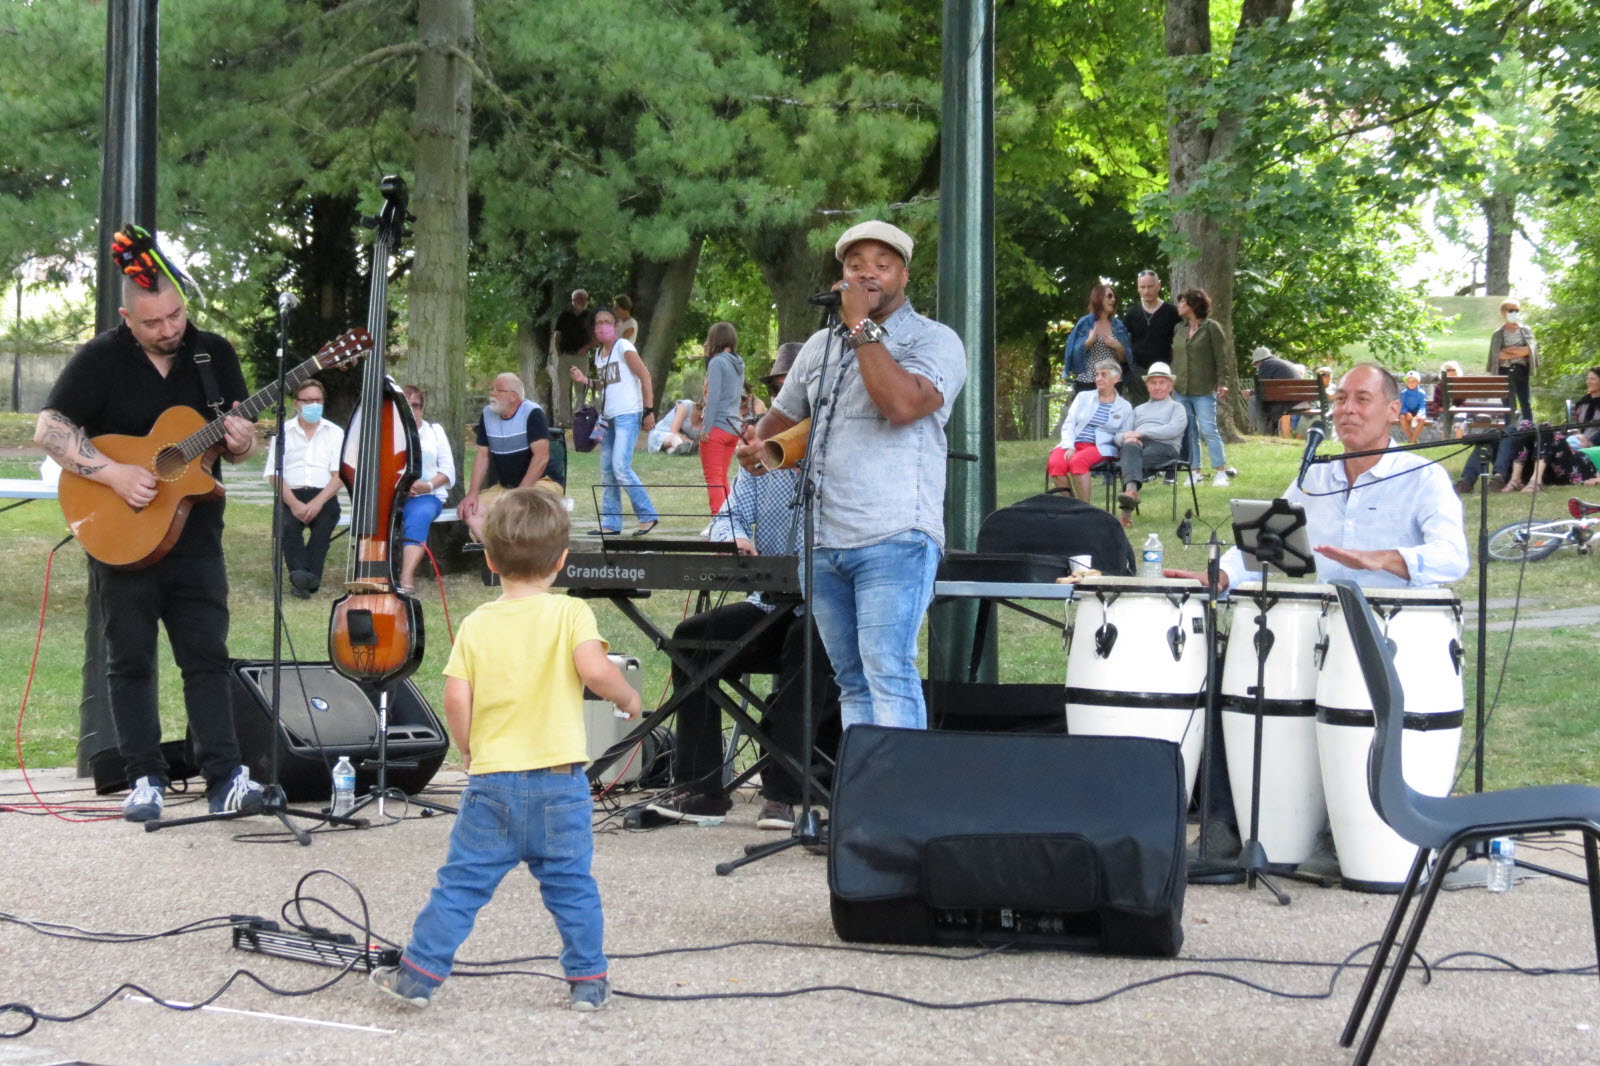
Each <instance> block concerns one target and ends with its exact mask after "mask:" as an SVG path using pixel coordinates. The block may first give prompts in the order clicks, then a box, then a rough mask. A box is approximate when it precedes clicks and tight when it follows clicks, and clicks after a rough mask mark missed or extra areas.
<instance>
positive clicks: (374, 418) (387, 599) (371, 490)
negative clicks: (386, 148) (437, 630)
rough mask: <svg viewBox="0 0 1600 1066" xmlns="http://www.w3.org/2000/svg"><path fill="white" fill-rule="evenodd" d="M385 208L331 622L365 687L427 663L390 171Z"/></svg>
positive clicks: (398, 205) (399, 222)
mask: <svg viewBox="0 0 1600 1066" xmlns="http://www.w3.org/2000/svg"><path fill="white" fill-rule="evenodd" d="M381 188H382V191H383V200H384V205H383V210H382V212H380V213H379V215H378V217H377V218H376V219H375V220H373V221H374V222H375V225H376V228H377V235H376V237H375V238H374V239H373V242H372V281H371V292H370V302H369V305H368V309H367V332H368V333H369V334H370V335H371V337H372V355H371V356H370V357H369V358H368V359H367V362H366V366H365V368H364V370H363V372H362V376H361V404H360V408H359V409H358V415H357V417H358V418H359V419H360V426H359V427H358V432H356V433H354V434H352V436H354V438H355V439H354V440H351V441H347V443H346V448H345V456H344V461H343V462H342V463H341V465H340V470H339V473H340V475H341V476H342V477H343V478H344V482H345V484H346V485H349V486H350V495H351V518H350V554H349V557H348V560H347V561H346V563H345V579H344V588H345V594H344V595H343V596H341V597H340V598H339V599H338V601H337V602H335V603H334V605H333V610H332V614H331V615H330V616H329V619H328V657H329V659H331V660H332V663H333V668H334V669H335V670H337V671H338V672H339V673H340V674H343V675H344V676H345V677H347V678H349V679H350V680H352V681H355V682H357V683H358V684H363V685H367V686H370V687H372V688H378V689H382V688H384V687H386V686H388V685H390V684H393V683H395V682H397V681H403V680H404V679H405V678H407V677H409V676H410V675H411V674H412V672H414V671H415V670H416V668H417V667H418V666H419V665H420V664H421V662H422V651H423V634H422V604H421V602H420V601H419V600H417V599H416V598H415V597H413V596H407V595H404V594H402V593H401V592H400V591H399V588H400V585H399V581H398V580H397V574H396V570H395V563H396V559H395V552H394V550H393V548H394V545H395V543H396V542H397V540H398V539H399V531H400V513H401V510H402V508H403V507H404V505H405V499H406V493H407V491H408V490H409V489H410V488H411V483H412V482H413V481H415V480H416V479H417V475H418V473H419V471H420V455H421V450H420V448H419V447H418V442H417V427H416V423H415V422H414V421H413V420H412V417H411V409H410V407H409V406H408V405H407V404H406V400H405V394H404V393H402V392H401V391H400V389H399V388H398V387H397V386H396V385H395V384H394V382H392V381H390V380H389V376H388V373H387V372H386V371H385V369H384V364H385V359H384V349H385V333H386V327H387V322H388V284H389V260H390V257H391V256H392V255H393V253H394V250H395V249H396V248H397V247H398V246H399V243H400V237H401V235H402V232H403V230H404V228H405V222H406V218H407V215H406V184H405V182H404V181H403V180H402V179H401V178H399V177H395V176H388V177H385V178H384V179H383V182H382V184H381Z"/></svg>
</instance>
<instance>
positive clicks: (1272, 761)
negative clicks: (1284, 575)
mask: <svg viewBox="0 0 1600 1066" xmlns="http://www.w3.org/2000/svg"><path fill="white" fill-rule="evenodd" d="M1332 595H1333V587H1332V586H1331V585H1309V584H1304V583H1301V582H1289V581H1278V582H1269V583H1268V585H1267V591H1266V595H1265V597H1263V596H1262V592H1261V583H1260V582H1248V583H1244V584H1241V585H1240V586H1239V587H1238V588H1237V589H1235V590H1234V591H1233V594H1232V619H1233V624H1232V626H1231V628H1230V631H1229V634H1228V651H1227V655H1226V656H1225V657H1224V659H1223V664H1222V687H1221V689H1220V694H1221V699H1220V700H1219V702H1220V704H1221V706H1222V738H1223V745H1224V747H1225V749H1226V751H1227V755H1228V780H1229V782H1230V784H1231V785H1232V787H1233V808H1234V811H1235V812H1236V813H1237V814H1238V817H1239V835H1240V836H1241V837H1243V836H1248V835H1249V832H1250V784H1251V771H1252V767H1253V763H1254V759H1255V739H1256V737H1255V712H1256V695H1255V689H1256V678H1257V669H1258V666H1259V665H1260V662H1259V660H1258V637H1257V633H1258V627H1257V621H1256V620H1257V619H1258V618H1261V617H1264V618H1265V619H1266V634H1267V636H1266V639H1265V642H1264V643H1265V644H1266V645H1267V646H1266V649H1265V650H1266V656H1265V674H1264V675H1263V684H1262V688H1263V689H1265V692H1266V699H1265V702H1264V703H1263V704H1262V715H1261V821H1260V824H1259V825H1258V827H1257V830H1256V839H1257V840H1259V841H1260V843H1261V847H1262V850H1263V851H1265V852H1266V853H1267V861H1268V862H1269V863H1273V864H1275V865H1287V866H1293V865H1295V864H1296V863H1300V862H1303V861H1305V860H1306V859H1308V858H1310V857H1311V853H1312V852H1313V851H1315V850H1316V846H1317V834H1318V833H1320V832H1321V831H1322V829H1323V827H1324V826H1326V825H1327V824H1328V808H1327V805H1326V804H1325V803H1324V802H1323V798H1322V771H1321V769H1320V768H1319V767H1318V764H1317V662H1316V648H1317V641H1318V640H1319V639H1320V636H1321V633H1320V630H1321V625H1322V611H1323V605H1324V603H1325V601H1327V600H1328V599H1329V598H1330V597H1332Z"/></svg>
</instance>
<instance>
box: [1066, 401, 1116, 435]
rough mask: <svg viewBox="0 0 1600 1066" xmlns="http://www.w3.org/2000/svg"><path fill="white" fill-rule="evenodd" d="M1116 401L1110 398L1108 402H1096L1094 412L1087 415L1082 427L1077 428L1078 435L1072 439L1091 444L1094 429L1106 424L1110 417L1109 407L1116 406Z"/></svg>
mask: <svg viewBox="0 0 1600 1066" xmlns="http://www.w3.org/2000/svg"><path fill="white" fill-rule="evenodd" d="M1116 403H1117V401H1115V400H1112V401H1111V402H1110V403H1099V404H1096V405H1095V409H1094V414H1092V415H1090V416H1089V421H1087V422H1085V423H1084V424H1083V428H1082V429H1080V430H1078V435H1077V436H1076V437H1074V438H1073V440H1075V441H1077V442H1079V443H1081V442H1083V441H1088V442H1089V443H1090V444H1093V443H1094V431H1095V430H1096V429H1098V428H1100V427H1101V426H1103V425H1105V424H1106V419H1108V418H1110V417H1111V408H1112V407H1114V406H1116Z"/></svg>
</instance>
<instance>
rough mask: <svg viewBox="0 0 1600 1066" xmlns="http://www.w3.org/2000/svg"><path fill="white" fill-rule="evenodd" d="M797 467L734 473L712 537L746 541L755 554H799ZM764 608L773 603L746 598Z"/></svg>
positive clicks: (713, 524)
mask: <svg viewBox="0 0 1600 1066" xmlns="http://www.w3.org/2000/svg"><path fill="white" fill-rule="evenodd" d="M799 481H800V472H799V471H798V470H773V471H770V472H768V473H766V474H763V475H762V476H761V477H752V476H751V475H750V474H748V473H746V472H745V471H744V470H743V469H741V470H740V471H739V472H738V474H736V475H735V476H734V479H733V488H732V490H731V491H730V492H729V493H728V498H727V500H726V501H725V502H724V503H723V505H722V509H721V510H720V511H718V512H717V515H716V517H715V518H713V519H712V520H711V539H712V540H748V541H749V542H750V543H751V544H754V545H755V548H756V554H758V555H787V556H789V557H790V558H791V559H797V558H798V556H799V555H800V549H801V542H802V540H803V536H804V531H803V530H802V528H801V524H800V508H799V507H798V506H797V502H798V499H799V497H798V495H797V494H796V492H795V487H796V485H797V484H798V483H799ZM746 602H749V603H753V604H755V605H756V606H757V607H760V608H761V609H762V610H763V611H770V610H772V609H773V607H774V605H773V604H770V603H767V602H766V601H765V600H763V599H762V598H761V593H759V592H754V593H751V594H750V596H749V597H748V598H747V601H746Z"/></svg>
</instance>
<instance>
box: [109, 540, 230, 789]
mask: <svg viewBox="0 0 1600 1066" xmlns="http://www.w3.org/2000/svg"><path fill="white" fill-rule="evenodd" d="M89 566H90V567H91V568H92V569H93V571H94V573H93V574H92V576H91V579H92V583H93V587H94V589H95V592H96V594H97V595H98V596H99V597H100V606H101V611H102V614H103V616H104V618H105V637H106V675H107V681H108V688H109V691H110V696H111V717H112V720H113V721H115V722H116V724H117V737H118V746H119V747H120V749H121V751H122V758H123V761H124V763H125V764H126V765H127V771H128V780H129V781H130V782H132V781H134V780H136V779H138V778H140V777H152V776H159V777H163V778H164V777H167V776H168V774H167V763H166V760H165V759H163V758H162V756H161V717H160V713H159V704H158V702H157V699H156V682H157V678H156V628H157V626H158V625H162V626H165V627H166V630H167V641H168V642H169V643H170V644H171V645H172V657H173V658H174V659H175V660H177V663H178V669H179V671H180V672H181V673H182V674H183V703H184V709H185V710H186V711H187V712H188V716H189V735H190V736H191V738H192V739H193V740H194V749H195V759H196V760H197V761H198V762H199V764H200V769H201V771H202V772H203V773H204V774H205V779H206V785H207V786H211V785H214V784H217V783H218V782H220V781H224V780H226V779H227V778H228V775H230V774H231V773H233V769H234V767H236V766H238V765H239V763H240V758H239V739H238V736H237V734H236V733H235V732H234V727H233V679H232V677H231V674H230V670H229V663H228V571H227V567H226V565H225V564H224V562H223V559H222V556H221V555H201V556H171V555H169V556H167V557H166V558H165V559H163V560H161V562H159V563H157V564H156V565H155V566H152V567H150V568H149V569H147V570H131V571H130V570H112V569H111V568H109V567H107V566H104V565H102V564H101V563H98V562H95V561H93V560H90V562H89Z"/></svg>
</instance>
